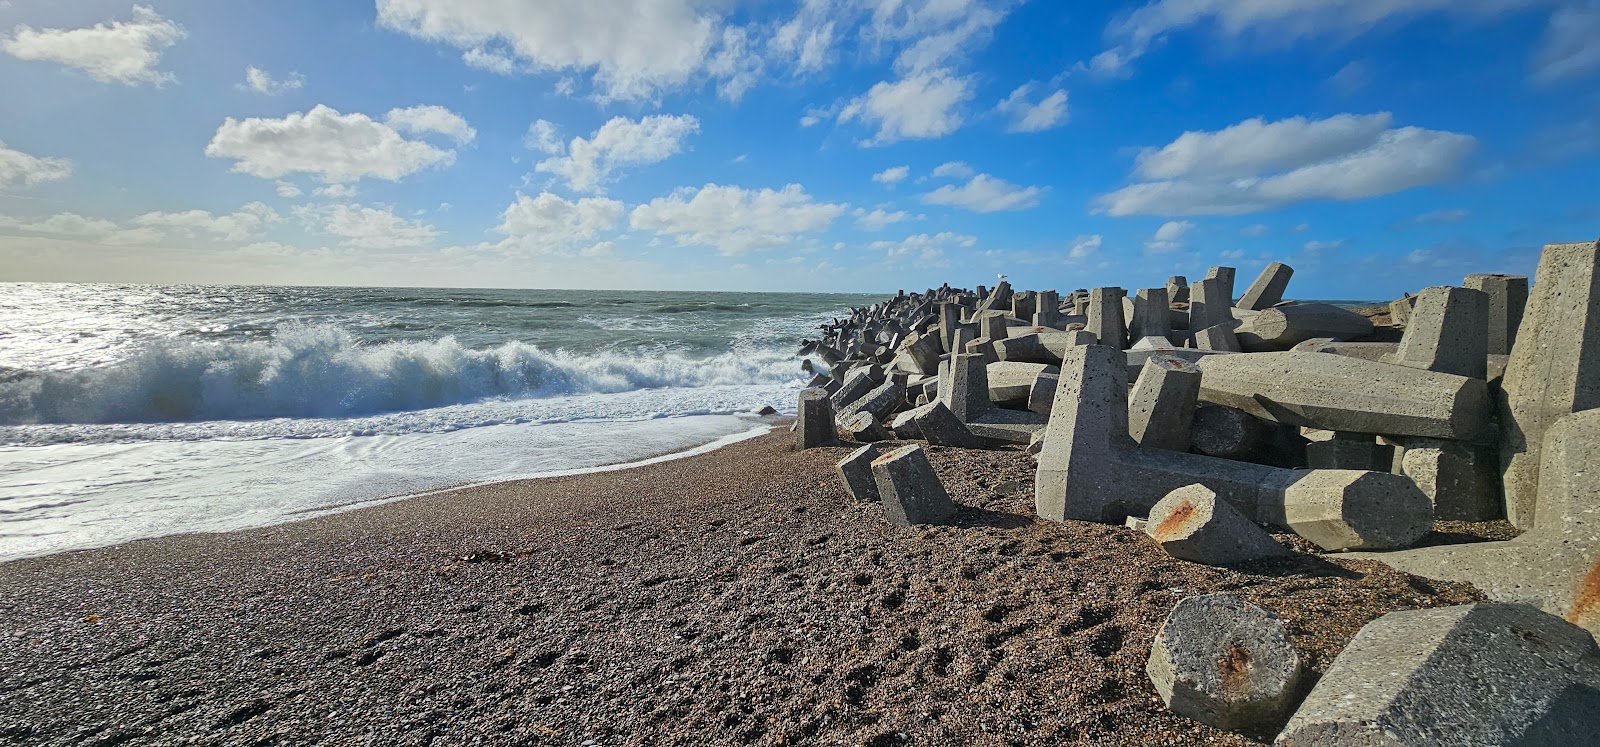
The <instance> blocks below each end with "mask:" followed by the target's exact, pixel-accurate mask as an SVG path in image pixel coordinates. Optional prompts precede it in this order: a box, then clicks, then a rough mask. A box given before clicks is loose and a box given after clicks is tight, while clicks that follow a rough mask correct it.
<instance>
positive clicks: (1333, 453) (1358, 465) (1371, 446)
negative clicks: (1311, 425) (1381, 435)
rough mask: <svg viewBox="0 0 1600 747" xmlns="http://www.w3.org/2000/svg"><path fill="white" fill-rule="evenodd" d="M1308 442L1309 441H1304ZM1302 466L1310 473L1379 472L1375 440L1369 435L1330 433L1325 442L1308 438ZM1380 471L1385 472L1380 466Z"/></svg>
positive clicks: (1376, 441) (1387, 468)
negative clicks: (1334, 471) (1330, 470)
mask: <svg viewBox="0 0 1600 747" xmlns="http://www.w3.org/2000/svg"><path fill="white" fill-rule="evenodd" d="M1308 438H1310V437H1308ZM1310 440H1311V443H1310V444H1309V445H1307V446H1306V466H1307V467H1310V468H1312V469H1361V470H1374V469H1380V460H1379V458H1378V439H1377V437H1376V436H1374V435H1372V434H1371V433H1344V432H1339V431H1333V432H1330V436H1329V437H1327V438H1310ZM1381 469H1382V470H1383V471H1385V472H1387V471H1388V470H1389V465H1387V464H1382V465H1381Z"/></svg>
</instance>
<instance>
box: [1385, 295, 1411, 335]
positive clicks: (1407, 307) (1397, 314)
mask: <svg viewBox="0 0 1600 747" xmlns="http://www.w3.org/2000/svg"><path fill="white" fill-rule="evenodd" d="M1415 308H1417V297H1416V296H1413V295H1411V294H1410V293H1407V294H1406V295H1405V297H1403V298H1397V299H1395V300H1393V301H1390V302H1389V326H1391V327H1405V326H1407V325H1409V324H1411V311H1412V310H1413V309H1415Z"/></svg>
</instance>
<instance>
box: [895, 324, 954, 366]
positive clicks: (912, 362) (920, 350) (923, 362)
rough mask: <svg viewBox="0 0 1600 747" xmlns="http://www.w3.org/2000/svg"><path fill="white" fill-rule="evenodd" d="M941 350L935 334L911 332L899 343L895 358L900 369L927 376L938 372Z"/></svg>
mask: <svg viewBox="0 0 1600 747" xmlns="http://www.w3.org/2000/svg"><path fill="white" fill-rule="evenodd" d="M942 351H943V349H942V346H941V345H940V344H939V338H938V337H937V336H935V335H919V334H916V333H912V334H911V335H908V336H907V337H906V339H905V341H904V342H903V343H901V345H900V353H899V356H898V357H897V358H896V360H897V361H898V364H899V367H900V368H901V369H902V370H905V371H910V372H912V373H917V374H922V375H924V376H929V375H932V374H935V373H938V372H939V355H940V353H941V352H942Z"/></svg>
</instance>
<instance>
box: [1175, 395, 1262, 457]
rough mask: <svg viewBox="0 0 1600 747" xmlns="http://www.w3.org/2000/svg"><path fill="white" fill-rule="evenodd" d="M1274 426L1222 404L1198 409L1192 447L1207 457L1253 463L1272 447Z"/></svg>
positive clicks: (1190, 440)
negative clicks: (1252, 461)
mask: <svg viewBox="0 0 1600 747" xmlns="http://www.w3.org/2000/svg"><path fill="white" fill-rule="evenodd" d="M1271 429H1272V426H1271V425H1269V424H1267V423H1266V422H1263V421H1262V420H1261V419H1260V418H1257V417H1256V416H1254V415H1251V414H1249V413H1246V412H1243V411H1241V410H1235V409H1233V408H1232V407H1224V406H1222V405H1209V404H1202V405H1200V406H1199V407H1197V408H1195V413H1194V419H1193V423H1192V424H1191V425H1190V428H1189V446H1190V448H1191V449H1193V450H1195V451H1196V452H1198V453H1201V454H1204V455H1206V456H1212V457H1217V458H1220V459H1236V460H1246V461H1249V460H1252V458H1259V457H1260V456H1262V455H1263V454H1264V453H1265V452H1266V451H1267V449H1269V448H1270V447H1271V445H1272V433H1271Z"/></svg>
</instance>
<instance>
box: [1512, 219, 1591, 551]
mask: <svg viewBox="0 0 1600 747" xmlns="http://www.w3.org/2000/svg"><path fill="white" fill-rule="evenodd" d="M1532 293H1533V295H1532V298H1531V299H1530V300H1529V302H1528V310H1527V313H1526V314H1525V315H1524V317H1523V320H1522V327H1521V328H1520V329H1519V330H1518V332H1517V344H1516V346H1515V347H1513V348H1512V350H1511V360H1510V362H1508V363H1507V364H1506V374H1505V379H1504V381H1503V382H1502V384H1501V387H1502V389H1503V390H1504V392H1505V396H1504V403H1503V405H1502V407H1501V413H1500V420H1501V423H1502V428H1503V440H1502V446H1501V453H1500V460H1501V464H1502V465H1503V467H1504V471H1503V472H1502V477H1503V480H1504V483H1505V491H1506V518H1507V519H1509V520H1510V521H1511V523H1512V524H1515V525H1516V526H1517V527H1519V528H1522V529H1527V528H1529V527H1532V526H1534V524H1533V521H1534V516H1535V514H1536V513H1537V499H1538V495H1539V465H1540V459H1541V457H1540V448H1541V443H1542V442H1543V437H1544V431H1545V430H1546V429H1547V428H1549V427H1550V425H1551V424H1552V423H1554V422H1555V421H1556V420H1557V419H1559V418H1561V417H1562V416H1564V415H1567V414H1568V413H1573V412H1579V411H1582V410H1590V409H1594V408H1597V407H1600V242H1594V243H1587V244H1551V245H1549V246H1546V247H1545V248H1544V253H1543V254H1542V255H1541V256H1540V258H1539V270H1538V273H1537V274H1536V275H1535V277H1534V283H1533V291H1532Z"/></svg>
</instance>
